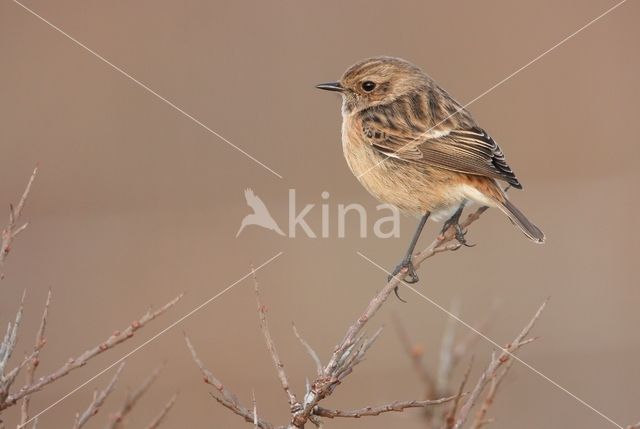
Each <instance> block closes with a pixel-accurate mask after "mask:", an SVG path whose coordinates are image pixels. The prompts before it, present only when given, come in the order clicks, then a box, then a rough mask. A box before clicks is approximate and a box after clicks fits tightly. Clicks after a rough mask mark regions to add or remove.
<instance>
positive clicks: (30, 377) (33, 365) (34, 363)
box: [20, 289, 51, 426]
mask: <svg viewBox="0 0 640 429" xmlns="http://www.w3.org/2000/svg"><path fill="white" fill-rule="evenodd" d="M49 305H51V289H49V292H48V293H47V301H46V302H45V304H44V310H43V312H42V318H41V319H40V327H39V328H38V333H37V334H36V341H35V344H34V345H33V357H32V358H31V362H30V363H29V366H27V377H26V381H25V384H26V385H30V384H33V381H34V379H35V374H36V369H37V368H38V365H39V364H40V351H41V350H42V348H43V347H44V345H45V343H46V341H45V338H44V333H45V329H46V327H47V316H48V315H49ZM30 403H31V396H30V395H26V396H25V397H24V399H23V400H22V406H21V407H20V426H23V425H24V424H25V423H26V422H27V420H29V405H30Z"/></svg>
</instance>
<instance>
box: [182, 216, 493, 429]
mask: <svg viewBox="0 0 640 429" xmlns="http://www.w3.org/2000/svg"><path fill="white" fill-rule="evenodd" d="M485 210H486V207H481V208H480V209H478V210H476V211H475V212H474V213H472V214H470V215H469V216H468V217H467V218H466V219H465V220H464V221H463V222H462V223H461V225H462V227H463V228H466V227H468V226H469V225H470V224H471V223H473V222H474V221H475V220H477V219H478V218H479V217H480V215H481V214H482V213H483V212H484V211H485ZM454 238H455V233H454V231H453V230H451V229H450V230H447V231H446V232H445V233H444V234H443V235H441V236H439V237H437V238H436V239H435V240H434V241H433V242H432V243H431V245H430V246H429V247H427V249H425V250H424V251H422V252H420V253H418V254H417V255H415V256H414V266H416V268H417V267H418V266H419V265H420V264H421V263H422V262H424V261H425V260H426V259H428V258H430V257H432V256H433V255H435V254H437V253H441V252H444V251H447V250H456V249H458V248H459V247H460V244H459V243H452V240H453V239H454ZM405 273H406V270H405V271H401V272H400V273H399V274H398V275H397V276H395V277H393V278H392V279H391V280H390V281H389V282H388V283H387V284H386V285H385V286H384V287H383V288H382V289H381V290H380V291H379V292H378V293H377V294H376V295H375V296H374V297H373V299H372V300H371V301H370V302H369V304H368V305H367V307H366V308H365V310H364V312H363V313H362V314H361V315H360V317H358V319H357V320H356V321H355V322H354V323H353V324H352V325H351V326H350V327H349V328H348V329H347V332H346V334H345V336H344V337H343V339H342V341H341V342H340V343H339V344H338V345H337V346H336V347H335V349H334V351H333V353H332V355H331V357H330V359H329V362H328V363H327V364H326V365H325V366H324V368H319V370H318V372H319V375H318V376H317V377H316V379H315V380H314V381H313V382H312V383H310V384H309V383H307V386H308V387H307V392H306V394H305V395H304V398H303V400H302V402H300V403H299V402H298V401H297V399H296V397H295V395H294V394H293V392H292V391H291V389H290V387H289V382H288V379H287V376H286V374H285V372H284V369H283V365H282V362H281V360H280V357H279V355H278V353H277V351H276V348H275V345H274V342H273V339H272V338H271V334H270V332H269V329H268V325H267V321H266V307H265V306H264V305H263V304H262V302H261V300H260V295H259V292H258V284H257V281H255V275H254V281H255V289H256V296H257V300H258V314H259V317H260V327H261V329H262V332H263V335H264V337H265V340H266V342H267V347H268V348H269V352H270V354H271V358H272V360H273V362H274V365H275V366H276V370H277V373H278V377H279V379H280V382H281V384H282V387H283V389H284V390H285V392H286V394H287V397H288V400H289V405H290V408H291V412H292V418H291V421H290V423H289V425H288V426H287V428H303V427H304V426H305V424H306V423H307V422H312V423H314V424H316V425H317V426H320V425H321V422H320V421H319V420H318V417H321V416H320V415H319V414H317V413H318V412H322V411H321V410H325V409H323V408H320V407H319V405H318V404H319V402H320V401H321V400H322V399H324V398H326V397H327V396H329V395H331V394H332V393H333V390H334V389H335V387H336V386H337V385H338V384H340V383H341V382H342V381H343V380H344V379H345V377H347V376H348V375H349V374H350V373H351V372H352V371H353V368H354V367H355V366H356V365H357V364H358V363H360V362H362V361H363V360H364V357H365V354H366V352H367V351H368V350H369V348H370V347H371V346H372V345H373V343H374V342H375V340H376V339H377V337H378V335H379V334H380V332H381V331H382V330H381V329H380V330H378V331H377V332H376V333H375V334H374V335H373V336H372V337H371V338H366V337H365V336H364V334H363V333H362V331H363V329H364V327H365V325H366V324H367V322H368V321H369V320H370V319H371V318H372V317H373V316H374V315H375V314H376V313H377V312H378V310H379V309H380V307H381V306H382V305H383V304H384V302H385V301H386V300H387V299H388V297H389V295H390V294H391V292H392V291H393V290H394V289H396V288H397V287H398V286H399V285H400V283H401V279H402V278H403V277H404V275H405ZM295 333H296V336H297V337H298V338H299V339H300V340H301V342H302V343H303V345H305V347H306V348H307V351H308V352H309V354H310V355H311V356H312V358H313V359H314V361H315V362H316V366H318V364H319V362H320V360H319V359H317V354H316V353H315V352H314V351H313V350H312V349H311V348H310V347H307V346H308V344H307V343H306V342H305V341H303V340H302V339H301V337H300V335H299V334H298V333H297V332H295ZM186 342H187V346H188V347H189V349H190V350H191V354H192V356H193V359H194V361H195V362H196V364H197V365H198V366H199V367H200V371H201V372H202V374H203V375H204V379H205V382H207V383H209V384H211V385H213V386H214V387H215V388H216V389H217V390H218V392H219V393H220V394H221V395H222V396H221V397H218V396H216V395H213V394H212V396H213V397H214V398H215V399H216V400H217V401H218V402H219V403H220V404H222V405H223V406H225V407H227V408H228V409H229V410H231V411H232V412H234V413H235V414H237V415H239V416H241V417H242V418H244V419H245V420H246V421H247V422H253V419H254V417H255V415H253V414H252V412H251V410H249V409H247V408H246V407H244V406H243V405H242V404H240V402H239V400H238V399H237V397H236V396H235V395H234V394H233V393H232V392H231V391H230V390H229V389H228V388H226V387H225V386H224V385H223V384H222V383H221V382H220V380H218V379H217V378H216V377H215V376H214V375H213V374H212V373H211V372H210V371H209V370H208V369H206V368H205V367H204V365H203V363H202V362H201V361H200V359H199V358H198V357H197V355H196V353H195V350H194V348H193V346H192V345H191V342H190V341H189V339H188V338H186ZM320 367H321V366H320ZM458 397H459V395H458ZM445 399H446V398H445ZM445 399H442V401H443V402H446V400H445ZM435 401H440V400H438V399H435ZM409 403H412V404H421V405H415V406H416V407H417V406H420V407H424V403H423V401H409ZM394 404H395V405H394ZM398 404H399V403H393V404H387V405H386V406H382V408H380V407H367V408H365V409H362V410H355V411H351V412H342V411H330V410H325V412H326V413H328V414H332V415H334V416H338V415H340V416H342V414H344V416H345V417H346V416H347V414H360V415H374V414H366V413H371V412H372V411H370V410H374V411H375V412H377V411H378V410H381V411H380V412H386V411H397V410H396V408H398V407H399V405H398ZM400 404H404V403H400ZM385 407H386V408H385ZM408 407H411V406H407V407H405V408H408ZM387 408H388V409H387ZM401 408H402V407H401ZM354 417H355V416H354ZM258 426H259V427H260V428H263V429H265V428H267V429H270V428H272V426H271V424H270V423H268V422H265V421H262V420H258Z"/></svg>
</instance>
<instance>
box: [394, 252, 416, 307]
mask: <svg viewBox="0 0 640 429" xmlns="http://www.w3.org/2000/svg"><path fill="white" fill-rule="evenodd" d="M402 271H405V273H404V276H403V277H402V278H401V281H403V282H405V283H409V284H414V283H418V281H419V280H420V279H419V277H418V274H417V273H416V268H415V267H414V266H413V262H412V261H411V258H408V259H404V260H403V261H402V262H401V263H400V264H399V265H398V266H397V267H396V268H395V269H394V270H393V273H392V274H391V275H390V276H389V277H387V281H388V282H390V281H391V280H392V279H393V278H394V277H396V276H397V275H398V274H400V273H401V272H402ZM393 292H394V293H395V294H396V298H398V299H399V300H400V301H402V302H404V303H406V302H407V301H405V300H404V299H402V298H401V297H400V294H399V292H398V286H396V287H395V288H394V289H393Z"/></svg>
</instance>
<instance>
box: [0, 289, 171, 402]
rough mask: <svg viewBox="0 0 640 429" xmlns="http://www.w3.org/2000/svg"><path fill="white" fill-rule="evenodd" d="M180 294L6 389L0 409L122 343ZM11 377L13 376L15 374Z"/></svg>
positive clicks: (165, 308)
mask: <svg viewBox="0 0 640 429" xmlns="http://www.w3.org/2000/svg"><path fill="white" fill-rule="evenodd" d="M182 296H183V294H180V295H178V296H177V297H176V298H174V299H173V300H171V301H169V302H168V303H167V304H165V305H164V306H162V307H160V308H159V309H158V310H155V311H151V309H149V310H148V311H147V312H146V313H145V314H144V315H143V316H142V317H141V318H139V319H138V320H135V321H133V322H132V323H131V324H130V325H129V326H127V327H126V328H125V329H124V330H123V331H116V332H114V333H113V334H112V335H111V336H110V337H109V338H107V339H106V340H105V341H103V342H101V343H100V344H98V345H96V346H95V347H93V348H91V349H89V350H87V351H85V352H84V353H82V354H81V355H79V356H77V357H75V358H70V359H69V360H68V361H67V362H66V363H65V364H64V365H62V366H61V367H60V368H58V369H57V370H56V371H54V372H52V373H50V374H49V375H46V376H44V377H41V378H39V379H38V380H36V381H34V382H33V383H29V384H25V385H24V386H23V387H22V388H20V390H18V391H17V392H14V393H8V390H7V393H8V395H7V396H6V397H4V398H3V397H1V396H0V411H2V410H4V409H6V408H8V407H10V406H12V405H15V403H16V402H17V401H19V400H20V399H22V398H24V397H25V396H28V395H31V394H32V393H34V392H37V391H39V390H41V389H42V388H43V387H45V386H47V385H48V384H51V383H53V382H54V381H56V380H58V379H60V378H61V377H64V376H65V375H67V374H68V373H69V372H71V371H73V370H75V369H77V368H80V367H82V366H84V365H86V363H87V362H88V361H89V360H91V359H92V358H94V357H95V356H97V355H99V354H101V353H104V352H105V351H107V350H109V349H112V348H113V347H115V346H117V345H118V344H120V343H123V342H124V341H126V340H128V339H129V338H131V337H133V335H134V333H135V332H136V331H138V330H139V329H141V328H143V327H144V326H145V325H147V324H148V323H149V322H151V321H152V320H154V319H155V318H157V317H158V316H160V315H162V314H163V313H165V312H166V311H167V310H169V309H170V308H171V307H173V306H174V305H175V304H176V303H177V302H178V301H179V300H180V299H181V298H182ZM13 378H15V376H14V377H13ZM12 381H13V380H12Z"/></svg>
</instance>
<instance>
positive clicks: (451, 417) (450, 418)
mask: <svg viewBox="0 0 640 429" xmlns="http://www.w3.org/2000/svg"><path fill="white" fill-rule="evenodd" d="M472 366H473V359H471V362H469V365H468V366H467V370H466V371H465V373H464V377H462V382H461V383H460V387H459V388H458V393H457V394H456V396H455V398H456V399H455V401H453V407H451V410H450V411H449V413H448V414H447V417H446V418H445V420H444V422H445V428H447V429H451V427H453V425H454V423H455V416H456V413H457V412H458V406H459V405H460V399H462V396H463V392H464V387H465V386H466V385H467V381H469V374H471V367H472Z"/></svg>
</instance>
